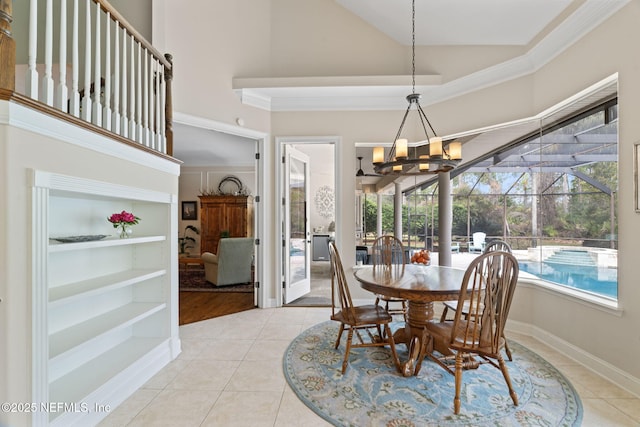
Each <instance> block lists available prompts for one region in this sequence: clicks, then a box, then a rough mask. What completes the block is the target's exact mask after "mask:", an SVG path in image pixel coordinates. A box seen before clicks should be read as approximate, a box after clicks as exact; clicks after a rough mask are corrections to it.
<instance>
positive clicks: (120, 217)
mask: <svg viewBox="0 0 640 427" xmlns="http://www.w3.org/2000/svg"><path fill="white" fill-rule="evenodd" d="M107 221H109V222H110V223H112V224H113V228H118V227H120V238H125V237H127V230H128V228H127V227H129V226H131V225H136V224H137V223H138V222H140V218H138V217H137V216H135V215H134V214H132V213H130V212H127V211H122V212H120V213H114V214H113V215H111V216H110V217H109V218H107Z"/></svg>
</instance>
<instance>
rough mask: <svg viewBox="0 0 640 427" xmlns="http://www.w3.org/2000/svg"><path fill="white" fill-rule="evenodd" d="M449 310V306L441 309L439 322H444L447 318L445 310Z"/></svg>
mask: <svg viewBox="0 0 640 427" xmlns="http://www.w3.org/2000/svg"><path fill="white" fill-rule="evenodd" d="M448 311H449V307H447V306H446V305H445V306H444V310H442V316H440V322H444V321H445V320H447V312H448Z"/></svg>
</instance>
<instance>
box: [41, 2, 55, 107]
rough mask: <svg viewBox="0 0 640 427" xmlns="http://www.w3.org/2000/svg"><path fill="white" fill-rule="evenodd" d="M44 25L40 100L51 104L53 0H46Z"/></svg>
mask: <svg viewBox="0 0 640 427" xmlns="http://www.w3.org/2000/svg"><path fill="white" fill-rule="evenodd" d="M44 17H45V25H44V76H42V93H41V94H40V101H42V102H44V103H45V104H47V105H50V106H53V93H54V88H55V83H54V82H53V75H52V73H51V67H52V64H53V0H47V3H46V7H45V15H44Z"/></svg>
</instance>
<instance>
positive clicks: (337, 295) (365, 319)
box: [329, 242, 400, 374]
mask: <svg viewBox="0 0 640 427" xmlns="http://www.w3.org/2000/svg"><path fill="white" fill-rule="evenodd" d="M329 259H330V261H331V320H335V321H337V322H340V330H339V331H338V339H337V340H336V345H335V348H336V349H337V348H338V347H339V346H340V339H341V338H342V333H343V332H344V331H345V329H346V330H347V332H348V334H347V342H346V349H345V352H344V361H343V362H342V373H343V374H344V373H345V371H346V370H347V363H348V361H349V353H350V352H351V349H352V348H358V347H383V346H387V345H388V346H389V347H390V348H391V354H392V358H393V362H394V364H395V366H396V369H397V370H398V372H400V361H399V359H398V354H397V353H396V346H395V342H394V341H393V334H392V333H391V328H390V326H389V324H390V323H391V322H392V320H393V318H392V317H391V315H390V314H389V313H388V312H387V311H386V310H385V309H384V308H383V307H381V306H379V305H364V306H354V305H353V301H352V299H351V293H350V292H349V285H348V283H347V279H346V277H345V274H344V269H343V268H342V261H341V260H340V254H339V253H338V250H337V248H336V246H335V243H334V242H329ZM336 300H337V301H336ZM383 329H384V331H383ZM372 331H373V332H372ZM354 333H355V336H354ZM365 333H366V335H367V337H366V338H363V335H364V334H365ZM354 339H357V341H354Z"/></svg>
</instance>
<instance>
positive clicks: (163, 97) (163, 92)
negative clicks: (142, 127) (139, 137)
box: [158, 65, 167, 153]
mask: <svg viewBox="0 0 640 427" xmlns="http://www.w3.org/2000/svg"><path fill="white" fill-rule="evenodd" d="M161 71H162V73H161V74H160V76H158V79H159V80H160V92H159V94H160V124H159V126H158V132H159V133H160V147H159V148H158V151H160V152H161V153H166V152H167V136H166V130H167V129H166V112H165V110H164V109H165V105H166V104H167V83H166V82H165V81H164V73H165V71H164V65H163V66H162V68H161Z"/></svg>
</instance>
